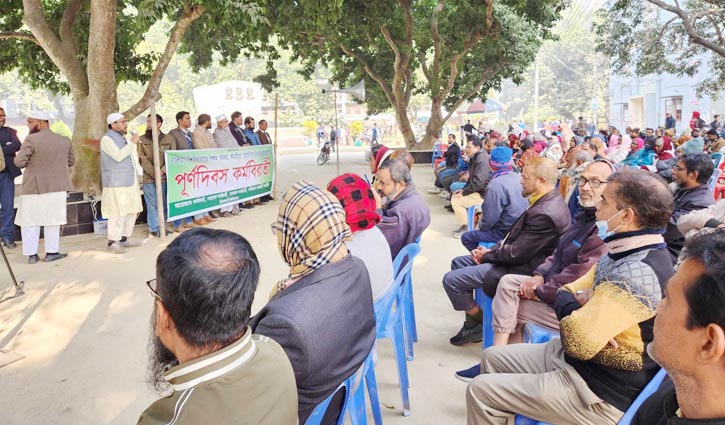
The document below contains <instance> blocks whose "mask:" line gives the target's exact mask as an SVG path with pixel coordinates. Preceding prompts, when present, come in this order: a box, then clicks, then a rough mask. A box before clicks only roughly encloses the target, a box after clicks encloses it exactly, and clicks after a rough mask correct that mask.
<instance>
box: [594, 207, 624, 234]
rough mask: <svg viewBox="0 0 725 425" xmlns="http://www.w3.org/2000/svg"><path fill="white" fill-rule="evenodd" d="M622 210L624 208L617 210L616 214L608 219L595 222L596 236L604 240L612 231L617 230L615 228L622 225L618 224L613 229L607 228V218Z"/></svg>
mask: <svg viewBox="0 0 725 425" xmlns="http://www.w3.org/2000/svg"><path fill="white" fill-rule="evenodd" d="M622 211H624V210H619V211H618V212H617V213H616V214H614V215H613V216H611V217H609V219H607V220H600V221H597V222H596V223H595V225H596V226H597V236H599V239H601V240H605V239H606V238H608V237H610V236H612V235H613V234H614V232H616V231H617V229H619V228H620V227H622V225H621V224H620V225H619V226H617V227H615V228H614V229H612V230H609V220H611V219H613V218H614V217H616V216H618V215H619V214H620V213H621V212H622Z"/></svg>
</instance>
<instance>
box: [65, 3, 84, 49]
mask: <svg viewBox="0 0 725 425" xmlns="http://www.w3.org/2000/svg"><path fill="white" fill-rule="evenodd" d="M82 6H83V1H82V0H70V1H69V2H68V5H67V6H66V8H65V10H64V11H63V18H62V19H61V21H60V40H61V41H63V42H72V43H73V46H75V47H76V52H77V51H78V46H77V45H76V43H75V39H74V38H73V24H74V23H75V22H76V18H77V17H78V12H80V10H81V7H82Z"/></svg>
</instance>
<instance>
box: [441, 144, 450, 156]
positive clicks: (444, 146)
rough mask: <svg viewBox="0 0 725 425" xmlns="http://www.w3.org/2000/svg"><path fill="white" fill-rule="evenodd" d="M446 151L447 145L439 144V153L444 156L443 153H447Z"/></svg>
mask: <svg viewBox="0 0 725 425" xmlns="http://www.w3.org/2000/svg"><path fill="white" fill-rule="evenodd" d="M447 150H448V143H441V144H440V151H441V154H444V153H446V151H447Z"/></svg>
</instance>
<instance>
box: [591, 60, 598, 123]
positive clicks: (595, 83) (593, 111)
mask: <svg viewBox="0 0 725 425" xmlns="http://www.w3.org/2000/svg"><path fill="white" fill-rule="evenodd" d="M593 62H594V96H592V99H596V100H597V101H596V106H597V107H596V108H592V115H594V117H593V118H592V119H593V120H594V133H595V134H596V133H597V131H598V130H599V122H597V119H598V118H597V108H599V86H598V85H599V81H598V80H597V54H596V53H594V60H593ZM592 105H595V103H594V102H592Z"/></svg>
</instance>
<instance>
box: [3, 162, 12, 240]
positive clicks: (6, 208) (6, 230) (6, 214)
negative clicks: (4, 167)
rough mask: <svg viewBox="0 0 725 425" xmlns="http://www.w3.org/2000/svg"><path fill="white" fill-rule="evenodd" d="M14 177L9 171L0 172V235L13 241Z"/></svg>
mask: <svg viewBox="0 0 725 425" xmlns="http://www.w3.org/2000/svg"><path fill="white" fill-rule="evenodd" d="M14 203H15V179H14V178H13V176H12V175H11V174H10V172H8V171H5V172H2V173H0V236H2V238H3V239H9V240H11V241H15V225H14V224H13V221H14V219H15V212H14V209H13V208H14Z"/></svg>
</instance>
